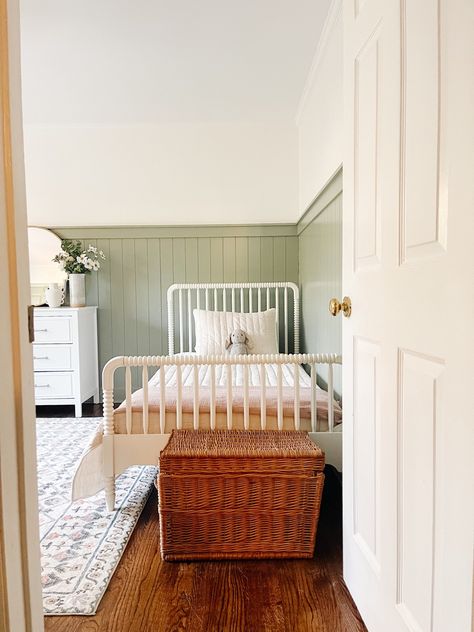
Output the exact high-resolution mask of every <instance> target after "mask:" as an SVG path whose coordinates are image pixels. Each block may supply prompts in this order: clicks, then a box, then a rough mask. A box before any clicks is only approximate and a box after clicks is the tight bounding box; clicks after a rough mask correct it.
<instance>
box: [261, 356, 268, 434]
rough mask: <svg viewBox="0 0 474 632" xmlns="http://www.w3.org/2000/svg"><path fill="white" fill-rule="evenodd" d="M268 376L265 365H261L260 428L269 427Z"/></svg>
mask: <svg viewBox="0 0 474 632" xmlns="http://www.w3.org/2000/svg"><path fill="white" fill-rule="evenodd" d="M266 388H267V376H266V373H265V365H264V364H261V365H260V428H261V429H262V430H265V428H266V427H267V400H266Z"/></svg>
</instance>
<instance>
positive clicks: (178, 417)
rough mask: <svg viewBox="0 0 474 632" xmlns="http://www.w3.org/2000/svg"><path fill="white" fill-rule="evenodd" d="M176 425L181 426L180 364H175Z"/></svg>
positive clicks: (181, 383) (181, 390)
mask: <svg viewBox="0 0 474 632" xmlns="http://www.w3.org/2000/svg"><path fill="white" fill-rule="evenodd" d="M176 392H177V393H176V427H177V428H178V430H180V429H181V428H182V427H183V375H182V372H181V365H180V364H177V365H176Z"/></svg>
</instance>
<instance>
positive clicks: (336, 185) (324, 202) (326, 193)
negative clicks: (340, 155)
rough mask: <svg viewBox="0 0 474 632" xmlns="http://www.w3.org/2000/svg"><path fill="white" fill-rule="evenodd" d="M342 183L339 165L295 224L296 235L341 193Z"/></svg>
mask: <svg viewBox="0 0 474 632" xmlns="http://www.w3.org/2000/svg"><path fill="white" fill-rule="evenodd" d="M342 184H343V182H342V167H339V169H338V170H337V171H336V173H335V174H334V175H333V176H332V178H330V180H329V182H328V183H327V184H326V185H325V186H324V187H323V189H322V191H321V192H320V193H318V195H317V196H316V197H315V199H314V200H313V202H312V203H311V205H310V206H309V207H308V210H307V211H306V212H305V213H304V214H303V215H302V216H301V218H300V220H299V221H298V223H297V224H296V234H297V235H298V236H299V235H301V233H302V232H303V231H304V230H305V228H307V227H308V226H309V225H310V224H311V222H312V221H313V220H314V219H316V217H317V216H318V215H320V214H321V213H322V212H323V211H324V209H325V208H327V207H328V206H329V204H331V202H332V201H333V200H334V199H335V198H336V197H337V196H338V195H340V194H341V193H342Z"/></svg>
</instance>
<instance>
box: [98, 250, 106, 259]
mask: <svg viewBox="0 0 474 632" xmlns="http://www.w3.org/2000/svg"><path fill="white" fill-rule="evenodd" d="M99 255H100V257H101V259H103V260H104V261H105V254H104V251H103V250H99Z"/></svg>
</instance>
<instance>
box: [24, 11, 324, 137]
mask: <svg viewBox="0 0 474 632" xmlns="http://www.w3.org/2000/svg"><path fill="white" fill-rule="evenodd" d="M329 4H330V0H232V1H230V0H168V1H167V2H165V1H164V0H135V1H133V0H128V1H126V0H79V1H78V0H74V1H73V0H21V20H22V49H23V53H22V54H23V60H22V61H23V108H24V118H25V123H27V124H42V125H50V124H51V125H70V124H74V125H75V124H78V125H103V124H106V125H122V124H123V125H127V124H136V123H138V124H141V123H144V124H150V123H153V124H154V123H157V124H163V123H178V122H179V123H187V122H189V123H196V122H200V121H207V122H210V121H237V120H238V121H263V120H265V121H270V120H275V121H277V120H278V121H288V122H290V121H291V122H293V119H294V116H295V113H296V110H297V107H298V102H299V99H300V97H301V93H302V90H303V86H304V83H305V79H306V76H307V74H308V71H309V68H310V65H311V61H312V57H313V55H314V53H315V50H316V46H317V43H318V40H319V37H320V34H321V29H322V26H323V23H324V20H325V17H326V15H327V12H328V8H329Z"/></svg>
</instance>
